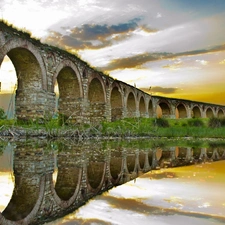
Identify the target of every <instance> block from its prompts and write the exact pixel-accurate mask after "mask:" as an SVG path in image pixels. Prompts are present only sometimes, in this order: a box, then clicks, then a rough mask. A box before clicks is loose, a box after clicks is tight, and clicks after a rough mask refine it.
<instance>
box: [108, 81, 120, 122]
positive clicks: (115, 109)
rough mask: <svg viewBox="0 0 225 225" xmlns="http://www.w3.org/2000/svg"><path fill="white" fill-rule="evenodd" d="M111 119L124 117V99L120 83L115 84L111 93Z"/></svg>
mask: <svg viewBox="0 0 225 225" xmlns="http://www.w3.org/2000/svg"><path fill="white" fill-rule="evenodd" d="M110 105H111V121H115V120H117V119H122V117H123V99H122V95H121V92H120V89H119V87H118V85H114V87H113V88H112V90H111V95H110Z"/></svg>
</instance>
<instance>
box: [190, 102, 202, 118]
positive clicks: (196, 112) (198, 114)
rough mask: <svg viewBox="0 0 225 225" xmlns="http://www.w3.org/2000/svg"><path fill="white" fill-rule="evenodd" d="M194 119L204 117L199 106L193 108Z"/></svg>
mask: <svg viewBox="0 0 225 225" xmlns="http://www.w3.org/2000/svg"><path fill="white" fill-rule="evenodd" d="M192 117H193V118H200V117H202V114H201V110H200V108H199V107H198V106H197V105H196V106H194V107H193V108H192Z"/></svg>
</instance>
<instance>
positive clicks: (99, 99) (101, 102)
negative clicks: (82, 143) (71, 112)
mask: <svg viewBox="0 0 225 225" xmlns="http://www.w3.org/2000/svg"><path fill="white" fill-rule="evenodd" d="M104 93H105V92H104V90H103V86H102V84H101V82H100V80H99V79H97V78H94V79H93V80H92V81H91V83H90V85H89V91H88V99H89V102H90V111H89V113H90V122H91V123H92V124H95V123H99V122H100V121H102V120H104V119H105V111H106V109H105V107H106V104H105V94H104Z"/></svg>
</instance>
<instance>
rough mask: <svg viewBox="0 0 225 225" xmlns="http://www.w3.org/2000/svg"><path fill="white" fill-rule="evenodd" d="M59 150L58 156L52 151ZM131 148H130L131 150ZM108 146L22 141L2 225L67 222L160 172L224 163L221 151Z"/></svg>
mask: <svg viewBox="0 0 225 225" xmlns="http://www.w3.org/2000/svg"><path fill="white" fill-rule="evenodd" d="M56 145H58V147H57V151H55V150H54V151H53V150H52V146H53V148H55V146H56ZM128 146H129V145H128ZM128 146H123V145H121V144H118V143H117V145H115V144H110V143H103V142H94V143H92V142H90V143H89V142H82V143H73V142H72V141H68V142H67V143H66V144H63V143H58V144H57V143H56V144H55V143H51V145H50V144H49V143H48V142H47V141H44V140H43V141H36V142H33V143H28V142H26V143H23V142H17V143H16V144H15V145H14V162H13V175H14V178H15V186H14V190H13V193H12V197H11V199H10V201H9V203H8V205H7V206H6V207H5V209H4V210H3V212H2V213H0V224H1V225H19V224H24V225H25V224H40V223H41V224H43V223H44V222H46V221H51V220H54V219H56V218H58V217H62V216H64V215H65V214H67V213H70V212H72V211H74V210H75V209H77V208H79V207H80V206H81V205H83V204H85V203H86V202H87V201H88V200H89V199H90V198H92V197H94V196H96V195H97V194H100V193H102V192H104V191H107V190H109V189H110V188H112V187H114V186H116V185H120V184H123V183H125V182H127V181H130V180H133V179H135V178H137V177H138V176H140V175H142V174H143V173H145V172H147V171H149V170H151V169H158V168H161V167H174V166H181V165H187V164H194V163H197V162H202V161H203V160H205V161H206V160H207V161H208V160H209V161H212V160H219V159H224V158H225V151H224V149H223V148H221V149H219V148H218V149H207V148H197V149H195V150H194V151H193V149H192V148H191V147H187V148H186V147H182V148H178V147H167V148H166V147H164V148H159V147H157V148H156V147H154V148H151V147H150V148H149V147H147V146H146V148H144V147H143V148H142V147H139V148H138V147H137V148H135V149H134V150H131V149H130V147H128Z"/></svg>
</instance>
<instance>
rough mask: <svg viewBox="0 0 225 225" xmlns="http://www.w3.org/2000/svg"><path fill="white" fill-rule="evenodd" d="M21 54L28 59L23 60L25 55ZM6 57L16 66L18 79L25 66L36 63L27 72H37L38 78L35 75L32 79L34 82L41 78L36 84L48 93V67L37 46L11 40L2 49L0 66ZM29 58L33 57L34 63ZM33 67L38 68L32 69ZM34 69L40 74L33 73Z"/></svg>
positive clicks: (27, 42)
mask: <svg viewBox="0 0 225 225" xmlns="http://www.w3.org/2000/svg"><path fill="white" fill-rule="evenodd" d="M20 50H21V51H20ZM25 50H26V51H25ZM22 51H23V52H22ZM21 53H25V54H26V58H23V55H21ZM9 54H10V55H11V56H10V55H9ZM17 54H19V55H17ZM6 55H7V56H8V57H9V58H10V60H11V61H12V63H13V65H14V66H15V70H16V73H17V77H18V75H19V73H20V72H21V71H20V70H21V69H22V68H21V67H23V66H24V64H30V63H34V64H35V65H27V66H29V68H27V69H28V71H27V72H32V73H33V72H35V74H37V75H38V77H35V74H33V77H32V78H33V79H34V80H35V78H39V80H38V82H36V83H35V84H36V85H38V87H40V88H41V89H42V90H45V91H47V72H46V67H45V64H44V60H43V58H42V55H41V54H40V50H39V49H38V48H37V47H36V46H34V45H33V44H32V43H31V42H29V41H26V40H23V39H19V38H18V39H16V40H15V39H11V40H9V41H8V42H6V43H5V44H4V46H2V47H1V50H0V64H1V63H2V61H3V59H4V57H5V56H6ZM29 56H31V60H32V61H29ZM17 60H20V61H17ZM19 63H22V64H23V65H18V64H19ZM17 65H18V66H19V67H18V68H17V67H16V66H17ZM32 66H36V67H32ZM32 68H34V69H38V72H39V73H37V71H32ZM21 75H22V74H21ZM18 86H19V84H18Z"/></svg>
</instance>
